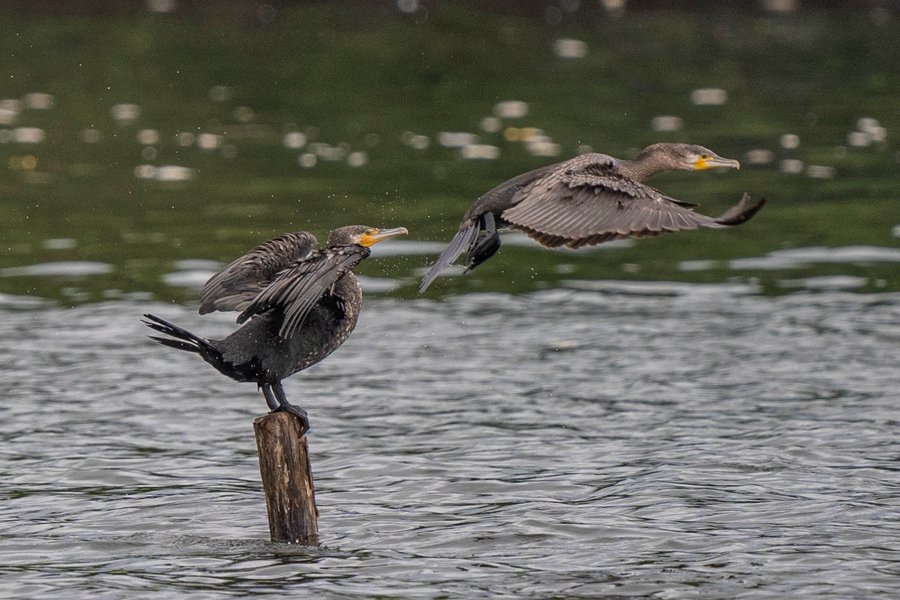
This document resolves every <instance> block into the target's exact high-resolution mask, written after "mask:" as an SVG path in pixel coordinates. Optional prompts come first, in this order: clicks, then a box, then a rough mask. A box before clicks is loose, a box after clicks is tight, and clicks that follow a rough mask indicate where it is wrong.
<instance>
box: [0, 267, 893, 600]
mask: <svg viewBox="0 0 900 600" xmlns="http://www.w3.org/2000/svg"><path fill="white" fill-rule="evenodd" d="M570 287H572V288H584V289H557V290H553V291H546V292H536V293H531V294H528V295H524V296H512V295H505V294H496V295H494V294H470V295H464V296H458V297H452V298H449V299H447V300H446V301H443V302H432V301H426V300H417V301H403V300H388V299H377V298H371V297H370V298H369V299H368V300H367V304H366V306H365V307H364V310H363V316H362V318H361V320H360V324H359V326H358V328H357V331H356V333H355V334H354V335H353V336H352V337H351V339H350V340H349V341H348V342H347V343H346V344H345V346H344V347H342V348H341V349H340V350H339V351H338V352H337V353H335V354H334V355H333V356H332V357H331V358H329V359H328V360H326V361H325V362H323V363H321V364H320V365H318V366H316V367H313V368H312V369H310V370H308V371H306V372H304V373H301V374H299V375H297V376H295V377H294V378H292V379H289V380H288V381H287V383H286V389H287V392H288V395H289V397H290V398H292V399H293V400H294V401H296V402H297V403H298V404H300V405H302V406H304V407H305V408H307V409H308V410H309V413H310V418H311V421H312V431H311V432H310V435H309V440H310V449H311V459H312V466H313V472H314V474H315V478H316V488H317V494H316V497H317V500H318V505H319V510H320V513H321V516H320V521H319V527H320V538H321V541H322V543H323V547H322V548H320V549H304V548H297V547H290V546H283V545H278V544H270V543H269V542H267V541H266V540H267V536H268V530H267V525H266V516H265V507H264V500H263V495H262V491H261V488H260V483H259V474H258V466H257V462H256V447H255V442H254V439H253V433H252V425H251V422H252V419H253V418H254V417H255V416H256V415H259V414H262V413H263V412H264V411H265V403H264V401H263V398H262V396H261V395H260V394H258V393H257V392H256V391H255V389H254V388H253V386H251V385H246V384H245V385H241V384H236V383H234V382H232V381H230V380H227V379H225V378H224V377H222V376H221V375H219V374H218V373H216V372H215V371H213V369H211V368H209V367H207V366H206V365H204V364H203V363H202V362H201V361H200V360H199V359H198V358H197V357H195V356H191V355H187V354H184V353H179V352H175V351H172V350H169V349H166V348H162V347H159V346H157V345H155V344H153V343H152V342H150V341H149V340H147V339H146V338H145V337H144V335H145V333H146V332H145V331H144V328H143V327H142V326H141V325H140V323H139V320H138V318H139V315H140V314H141V313H143V312H146V311H152V312H154V313H156V314H159V315H160V316H163V317H165V318H170V319H172V320H174V321H176V322H177V323H179V324H181V325H184V326H186V327H189V328H192V329H194V330H196V331H198V332H201V333H203V334H206V335H210V336H215V335H220V334H223V333H224V332H226V331H229V330H230V329H231V327H232V325H231V323H230V322H229V319H228V318H227V316H226V317H215V316H213V317H202V318H201V317H199V316H198V315H196V314H195V313H194V311H193V309H191V308H187V307H182V306H179V305H172V304H163V303H141V302H108V303H100V304H90V305H83V306H79V307H77V308H72V309H62V308H42V309H41V308H38V309H34V308H24V307H23V308H17V307H16V305H17V302H16V301H15V299H10V298H6V299H5V301H4V302H3V303H0V305H5V306H6V308H3V309H0V362H2V364H3V365H4V369H3V372H4V377H5V382H4V383H5V386H4V390H5V393H4V394H3V401H2V409H0V415H2V417H0V436H2V446H0V452H2V454H3V460H2V462H0V469H2V473H0V492H2V496H3V500H2V502H0V538H2V544H0V572H2V577H0V596H5V597H29V598H73V597H91V598H123V597H128V598H184V597H191V598H221V597H223V596H240V597H246V596H259V597H267V596H272V597H274V596H276V595H277V596H279V597H283V596H284V594H286V593H289V594H291V595H294V596H296V597H301V596H300V595H301V594H303V595H305V597H320V598H342V597H343V598H346V597H360V598H362V597H382V598H394V597H396V598H401V597H402V598H446V597H454V598H581V597H583V598H596V597H600V596H603V597H625V596H631V597H654V598H695V597H700V596H703V597H711V598H756V597H759V598H774V597H777V598H786V597H809V596H816V597H823V598H851V597H853V598H859V597H875V596H881V597H896V595H897V593H898V591H900V541H898V540H900V518H898V514H900V511H898V509H900V499H898V498H900V477H898V464H900V463H898V457H900V443H898V438H897V431H898V424H900V408H898V404H900V403H898V391H897V382H898V369H897V360H898V359H897V357H898V348H900V296H898V295H896V294H880V295H854V294H848V293H840V292H830V293H823V294H811V293H794V294H791V295H787V296H781V297H764V296H760V295H756V294H755V293H754V290H753V289H752V288H751V287H748V286H742V285H689V284H678V285H667V284H659V283H656V284H653V285H652V286H650V285H648V286H644V285H642V284H636V283H633V282H631V283H628V284H622V285H618V286H617V285H615V284H610V283H606V284H605V285H604V286H595V285H591V284H589V283H577V282H573V283H571V284H570Z"/></svg>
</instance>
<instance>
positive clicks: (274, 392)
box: [144, 225, 408, 435]
mask: <svg viewBox="0 0 900 600" xmlns="http://www.w3.org/2000/svg"><path fill="white" fill-rule="evenodd" d="M402 233H408V232H407V231H406V229H405V228H403V227H397V228H395V229H375V228H373V227H365V226H363V225H351V226H349V227H342V228H340V229H336V230H334V231H332V232H331V233H330V234H329V235H328V244H327V245H326V247H325V248H323V249H321V250H315V247H316V245H317V242H316V238H315V237H314V236H313V235H312V234H311V233H308V232H306V231H300V232H297V233H288V234H285V235H282V236H281V237H277V238H275V239H274V240H270V241H268V242H266V243H265V244H262V245H260V246H258V247H256V248H254V249H253V250H251V251H250V252H248V253H247V254H245V255H244V256H242V257H240V258H239V259H237V260H235V261H234V262H232V263H231V264H230V265H228V266H227V267H225V268H224V269H222V270H221V271H219V272H218V273H216V274H215V275H213V276H212V277H211V278H210V279H209V281H207V282H206V285H205V286H204V288H203V291H202V292H201V294H200V314H201V315H204V314H207V313H210V312H213V311H217V310H221V311H231V310H234V311H241V314H240V315H239V316H238V318H237V322H238V323H246V324H245V325H244V326H243V327H241V328H240V329H238V330H237V331H235V332H234V333H232V334H231V335H229V336H228V337H226V338H225V339H222V340H208V339H204V338H201V337H199V336H197V335H194V334H193V333H191V332H190V331H187V330H185V329H182V328H181V327H177V326H175V325H172V324H171V323H168V322H166V321H164V320H163V319H160V318H159V317H155V316H153V315H150V314H146V315H144V316H145V317H146V318H147V319H148V320H146V321H144V323H145V324H146V325H147V326H148V327H150V328H152V329H155V330H156V331H159V332H161V333H164V334H166V335H167V336H169V337H156V336H150V337H151V338H152V339H154V340H156V341H157V342H159V343H160V344H164V345H166V346H170V347H172V348H177V349H179V350H185V351H187V352H196V353H197V354H199V355H200V356H201V357H203V360H205V361H206V362H208V363H209V364H211V365H212V366H214V367H215V368H216V369H218V370H219V372H221V373H223V374H224V375H227V376H228V377H231V378H232V379H236V380H237V381H245V382H251V383H256V385H257V386H258V387H259V389H261V390H262V393H263V395H264V396H265V398H266V403H267V404H268V405H269V408H270V409H271V410H272V411H277V410H284V411H287V412H290V413H292V414H294V415H296V416H298V417H299V418H300V420H301V422H302V432H301V435H302V434H303V433H306V431H307V430H308V429H309V419H308V418H307V416H306V411H304V410H303V409H301V408H299V407H297V406H294V405H293V404H291V403H289V402H288V400H287V398H286V397H285V394H284V388H282V387H281V380H282V379H284V378H285V377H288V376H290V375H293V374H294V373H296V372H297V371H302V370H303V369H305V368H307V367H309V366H311V365H314V364H316V363H317V362H319V361H320V360H322V359H323V358H325V357H326V356H328V355H329V354H331V353H332V352H334V351H335V350H336V349H337V348H338V347H339V346H340V345H341V344H343V343H344V341H345V340H346V339H347V336H349V335H350V332H351V331H353V328H354V327H355V326H356V320H357V319H358V318H359V309H360V307H361V306H362V288H361V287H360V285H359V279H357V278H356V275H354V274H353V271H352V269H353V268H354V267H355V266H356V265H358V264H359V263H360V262H362V260H363V259H365V258H366V257H368V256H369V253H370V252H371V251H370V250H369V248H368V247H369V246H371V245H372V244H374V243H376V242H379V241H381V240H383V239H386V238H389V237H392V236H395V235H398V234H402ZM248 319H249V322H247V321H248Z"/></svg>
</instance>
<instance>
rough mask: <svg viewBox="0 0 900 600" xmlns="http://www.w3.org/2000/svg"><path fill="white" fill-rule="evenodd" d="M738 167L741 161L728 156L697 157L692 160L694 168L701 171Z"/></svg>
mask: <svg viewBox="0 0 900 600" xmlns="http://www.w3.org/2000/svg"><path fill="white" fill-rule="evenodd" d="M714 168H723V169H740V168H741V163H739V162H738V161H736V160H731V159H730V158H722V157H721V156H711V157H709V158H698V159H697V160H696V161H694V169H696V170H698V171H701V170H703V169H714Z"/></svg>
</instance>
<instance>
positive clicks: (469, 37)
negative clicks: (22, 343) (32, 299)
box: [0, 5, 900, 302]
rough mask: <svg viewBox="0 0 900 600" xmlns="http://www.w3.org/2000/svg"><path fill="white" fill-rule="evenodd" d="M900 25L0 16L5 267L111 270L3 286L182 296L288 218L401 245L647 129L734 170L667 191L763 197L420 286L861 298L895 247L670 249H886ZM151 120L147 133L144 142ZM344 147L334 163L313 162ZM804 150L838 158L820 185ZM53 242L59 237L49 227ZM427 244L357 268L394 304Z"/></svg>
mask: <svg viewBox="0 0 900 600" xmlns="http://www.w3.org/2000/svg"><path fill="white" fill-rule="evenodd" d="M419 20H421V19H419ZM898 34H900V24H898V22H897V19H896V18H893V17H891V16H889V15H886V14H882V13H872V14H865V13H858V14H840V13H818V12H807V13H804V14H798V15H787V16H775V17H772V16H769V17H766V16H764V15H760V14H746V13H744V14H738V13H731V12H722V13H718V14H715V13H714V14H696V13H671V12H661V13H650V14H633V15H632V14H626V15H624V16H623V17H621V18H612V17H609V16H605V15H604V14H603V13H598V12H596V11H593V12H592V11H586V10H585V11H582V13H581V14H574V15H569V14H563V20H562V22H560V23H559V24H556V25H549V24H547V23H545V22H544V21H541V20H528V19H521V18H512V17H505V16H503V15H497V14H482V13H479V12H476V11H474V9H471V8H468V9H467V8H462V7H453V6H443V7H435V8H433V9H432V10H431V12H430V13H429V15H428V18H427V20H426V21H425V22H424V23H417V22H416V19H414V18H411V17H409V18H408V17H406V16H404V15H402V14H401V13H399V11H395V10H369V9H365V8H361V7H346V6H331V5H329V6H325V5H314V6H304V7H298V8H294V9H290V10H283V11H280V12H278V13H277V17H276V18H275V19H274V21H272V22H271V23H270V24H268V25H261V24H259V23H254V24H247V25H244V26H242V25H240V24H237V23H234V22H232V21H228V20H221V19H220V20H216V19H211V20H206V21H196V20H192V19H183V20H179V19H171V18H168V17H166V16H147V17H143V18H132V19H96V20H90V19H74V18H73V19H66V18H46V19H34V18H32V19H24V18H15V17H10V16H6V17H3V19H2V20H0V48H2V50H0V53H2V55H3V56H4V58H5V60H4V64H3V73H2V74H3V77H2V84H0V96H2V97H3V98H8V99H13V100H20V107H19V111H18V112H17V113H16V114H15V116H14V118H12V119H10V120H8V121H7V124H6V125H4V126H3V127H2V130H3V136H4V138H3V139H4V142H5V143H2V144H0V164H2V165H3V169H2V170H0V223H2V230H0V231H2V234H0V235H2V245H3V248H4V250H6V251H5V252H4V253H3V255H2V257H0V268H5V267H19V266H26V265H32V264H37V263H44V262H56V261H98V262H101V263H105V264H108V265H112V268H111V269H109V268H107V271H108V272H107V273H105V274H99V275H96V276H90V277H78V278H72V277H50V278H46V277H45V278H39V277H27V276H10V273H13V274H15V273H16V271H12V272H10V271H4V272H3V273H5V274H6V275H7V276H5V277H0V291H2V292H6V293H13V294H36V295H40V296H46V297H52V298H62V299H67V301H69V302H81V301H85V300H99V299H101V298H102V297H103V294H104V292H106V294H107V296H115V295H117V294H118V292H117V291H116V290H120V291H122V292H123V293H127V292H150V293H152V294H153V296H154V297H157V298H161V299H166V298H180V299H189V298H191V297H193V292H184V291H183V290H182V288H179V287H170V286H167V285H165V284H164V283H162V280H161V277H162V276H163V275H164V274H165V273H168V272H171V271H172V270H173V261H175V260H177V259H184V258H190V259H194V258H203V259H214V260H218V261H222V260H227V259H230V258H231V257H233V256H235V255H238V254H240V253H242V252H243V251H245V250H246V249H248V248H249V247H252V246H253V245H255V244H256V243H258V242H260V241H263V240H265V239H268V238H269V237H272V236H274V235H276V234H279V233H281V232H283V231H285V230H295V229H308V230H311V231H313V232H314V233H316V234H317V235H319V236H320V237H321V236H323V235H324V234H325V233H326V232H327V231H328V229H330V228H332V227H336V226H341V225H344V224H348V223H354V222H362V223H366V224H373V225H379V226H380V225H385V226H388V225H389V226H394V225H405V226H406V227H408V228H409V229H410V232H411V235H410V238H412V239H421V240H441V241H444V240H448V239H449V238H450V237H451V236H452V233H453V232H454V231H455V228H456V226H457V224H458V222H459V219H460V216H461V214H462V213H463V212H464V210H465V208H466V207H467V206H468V204H469V203H470V202H471V201H472V200H473V199H474V198H475V197H477V196H478V195H480V194H481V193H483V192H484V191H486V190H488V189H490V188H491V187H493V186H494V185H496V184H498V183H500V182H501V181H503V180H505V179H508V178H509V177H512V176H513V175H515V174H518V173H520V172H522V171H525V170H528V169H531V168H535V167H537V166H540V165H543V164H548V163H550V162H554V161H556V160H563V159H565V158H568V157H571V156H573V155H575V154H577V153H579V148H580V147H582V146H584V145H588V146H590V147H592V148H593V149H594V150H596V151H602V152H606V153H609V154H612V155H614V156H620V157H627V156H630V155H632V154H633V153H634V152H635V151H636V150H637V149H639V148H641V147H643V146H644V145H646V144H649V143H652V142H655V141H687V142H693V143H701V144H703V145H706V146H709V147H711V148H713V149H714V150H716V151H717V152H718V153H720V154H722V155H723V156H728V157H735V158H738V159H740V160H742V162H743V163H744V168H742V169H741V171H740V172H737V173H728V174H719V173H677V174H663V175H660V176H658V177H657V178H655V179H654V181H653V184H654V185H655V186H657V187H659V188H661V189H663V190H664V191H666V192H667V193H670V194H672V195H674V196H675V197H678V198H682V199H686V200H691V201H696V202H699V203H701V204H702V207H701V210H705V211H707V212H709V213H711V214H718V213H720V212H721V211H723V210H724V209H725V208H726V207H727V206H728V205H729V204H731V203H733V202H735V201H736V200H737V199H739V198H740V195H741V193H743V192H744V191H748V192H750V193H751V194H752V195H754V196H758V195H765V196H767V197H769V198H770V205H769V206H768V207H767V208H766V209H765V210H764V212H763V213H761V214H760V215H759V216H758V217H757V218H756V219H755V220H754V221H753V222H752V223H750V224H748V225H746V226H744V227H742V228H739V229H736V230H732V231H728V232H699V233H690V234H684V235H677V236H669V237H666V238H664V239H657V240H648V241H643V242H641V243H638V244H635V245H633V246H632V247H627V248H620V249H611V250H609V251H608V252H606V253H602V254H600V255H599V256H598V255H597V254H593V253H588V254H572V253H566V252H544V251H539V250H536V249H531V248H518V247H512V246H508V247H505V248H504V249H503V251H502V253H501V254H500V255H499V256H498V258H497V259H495V260H493V261H491V262H489V263H488V264H486V265H484V266H483V267H481V268H480V269H479V270H478V271H477V272H475V273H473V274H472V275H470V276H469V277H467V278H465V279H454V280H452V281H451V280H444V281H442V283H441V285H437V286H435V287H434V288H432V290H433V291H432V292H430V293H434V294H441V293H446V292H447V291H451V290H452V291H466V290H475V289H491V290H503V291H512V292H521V291H527V290H530V289H535V288H538V287H546V286H553V285H555V284H556V283H557V282H558V280H559V278H560V272H562V273H563V274H564V275H565V276H566V277H577V278H607V279H609V278H612V279H623V278H624V279H650V280H656V279H676V280H688V281H701V282H702V281H721V280H723V279H727V278H729V277H741V278H745V277H759V278H761V281H762V282H763V284H764V288H765V289H766V290H767V291H770V292H772V291H777V290H778V289H781V288H780V287H779V285H778V283H777V282H778V281H779V280H781V279H784V278H786V277H787V278H791V279H796V278H804V277H809V276H812V275H836V274H840V275H850V276H855V277H862V278H864V279H865V280H866V281H865V283H863V284H861V287H860V288H859V289H870V290H874V289H888V290H896V289H900V277H898V275H897V273H898V271H897V269H896V268H895V265H894V264H891V263H890V262H888V263H884V262H874V263H871V264H865V265H859V264H855V263H850V264H832V263H828V262H824V263H822V262H813V263H809V264H804V265H803V266H801V267H799V268H794V269H791V271H790V272H789V273H785V272H784V271H778V270H776V271H772V270H761V271H757V270H753V269H750V270H746V269H741V270H737V271H736V270H734V269H730V268H729V267H728V263H727V262H723V263H716V264H714V265H712V266H711V267H710V268H708V269H705V270H702V271H684V270H681V269H679V268H678V264H679V262H680V261H683V260H710V259H715V260H724V261H727V260H728V259H732V258H739V257H753V256H757V257H758V256H763V255H765V254H766V253H767V252H771V251H775V250H781V249H785V248H803V247H810V246H815V247H818V246H826V247H841V246H847V245H859V244H863V245H872V246H890V247H893V248H897V247H900V240H898V238H896V237H893V236H892V234H891V229H892V227H893V226H894V225H897V224H898V223H900V204H898V203H897V198H898V195H900V178H898V177H897V172H898V150H897V145H896V139H895V138H894V137H893V132H895V131H897V130H898V128H900V110H898V109H897V97H898V94H900V69H898V64H897V61H896V59H895V58H894V54H895V49H896V47H897V46H896V44H897V42H898V40H900V35H898ZM561 38H567V39H576V40H579V41H583V42H584V43H585V44H586V45H587V54H586V55H585V56H584V57H582V58H569V59H566V58H561V57H560V56H558V55H557V54H556V53H555V52H554V47H555V46H554V44H555V43H556V41H557V40H558V39H561ZM698 88H719V89H722V90H725V91H726V93H727V101H726V102H725V103H724V104H721V105H712V106H703V105H699V106H698V105H694V104H692V102H691V92H692V91H693V90H695V89H698ZM34 92H39V93H44V94H50V95H51V96H52V107H50V108H47V109H38V108H28V102H27V98H26V97H25V95H26V94H30V93H34ZM23 98H25V100H26V101H25V102H24V103H23V102H21V100H22V99H23ZM504 100H519V101H522V102H525V103H527V106H528V114H527V115H526V116H524V117H522V118H517V119H502V121H501V123H500V130H499V131H497V132H494V133H488V132H485V131H482V130H481V128H480V124H481V122H482V119H483V118H484V117H486V116H490V115H491V114H492V110H493V109H494V106H495V105H496V104H497V103H498V102H499V101H504ZM121 103H131V104H135V105H137V106H138V107H139V115H138V116H137V117H136V118H135V119H134V120H133V121H131V122H128V123H121V122H117V121H116V120H115V119H114V118H113V115H112V112H111V111H112V107H113V106H114V105H117V104H121ZM658 115H673V116H677V117H680V118H681V119H682V123H683V126H682V129H681V130H680V131H675V132H666V131H654V130H653V128H652V127H651V121H652V119H653V118H654V117H655V116H658ZM861 118H870V119H875V120H876V121H877V123H878V124H879V125H880V126H881V127H882V128H883V132H882V133H883V134H886V139H885V140H884V141H876V142H873V143H872V144H871V145H869V146H867V147H853V146H849V145H848V135H849V134H850V133H851V132H852V131H854V130H855V129H857V127H858V121H859V119H861ZM20 127H39V128H41V129H43V131H44V137H43V141H41V142H40V143H36V144H29V143H17V142H15V141H10V138H13V139H14V133H15V130H16V129H17V128H20ZM507 127H516V128H522V127H536V128H539V129H541V130H543V132H544V134H545V135H547V136H549V137H550V138H552V141H553V142H554V143H556V144H558V145H559V155H558V157H544V156H532V155H531V154H529V152H527V151H526V148H525V146H524V144H522V143H521V142H508V141H505V139H504V131H505V129H506V128H507ZM84 129H94V130H96V131H97V133H94V134H93V135H94V136H95V137H99V141H95V142H94V143H87V142H86V141H85V140H84V135H85V134H83V133H82V132H83V130H84ZM145 129H149V130H152V131H153V132H156V135H157V136H158V139H157V140H156V141H154V142H153V143H151V144H141V143H139V141H138V138H137V136H138V133H139V132H140V131H142V130H145ZM294 131H298V132H302V133H303V134H304V135H305V136H306V141H307V146H306V147H305V148H303V149H289V148H287V147H285V144H284V134H286V133H289V132H294ZM442 131H451V132H454V131H465V132H473V133H475V134H478V135H479V141H480V143H483V144H489V145H494V146H496V147H498V148H499V157H498V158H497V159H496V160H484V161H480V160H463V159H461V158H460V151H459V150H457V149H451V148H444V147H442V146H441V145H440V144H439V143H438V135H439V133H440V132H442ZM179 133H180V134H182V138H178V137H177V136H178V134H179ZM203 133H210V134H215V135H218V136H221V137H219V138H215V139H216V142H215V143H216V144H218V147H217V148H215V149H212V150H204V149H201V148H199V147H198V143H197V141H198V140H199V136H200V135H201V134H203ZM185 134H191V135H193V136H194V140H193V141H194V143H192V144H191V138H190V137H184V135H185ZM410 134H416V135H422V136H427V137H428V139H429V141H430V143H429V146H428V148H427V149H425V150H416V149H413V148H411V147H410V146H409V145H408V144H406V143H404V140H405V139H407V140H408V138H409V135H410ZM785 134H794V135H796V136H799V146H798V147H797V148H795V149H784V148H781V147H780V139H781V136H782V135H785ZM87 135H91V134H87ZM179 140H181V141H182V142H184V143H186V144H187V145H181V144H180V143H179ZM144 141H145V142H146V141H147V140H146V139H145V140H144ZM150 141H153V140H152V139H151V140H150ZM312 142H319V143H322V144H327V145H328V146H327V147H325V150H320V151H319V154H320V156H319V157H318V159H317V163H316V165H315V166H313V167H311V168H303V167H301V166H299V165H298V157H299V156H300V155H301V154H304V153H307V152H310V148H309V144H310V143H312ZM335 147H340V150H338V151H337V152H339V153H343V154H342V156H341V158H340V160H334V161H328V160H325V159H323V158H322V155H324V154H327V152H328V151H329V150H328V149H329V148H335ZM147 148H149V150H148V149H147ZM754 149H765V150H769V151H771V152H772V161H771V162H770V163H769V164H766V165H759V166H754V165H752V164H748V163H747V160H746V157H747V154H746V153H747V152H748V151H751V150H754ZM352 152H361V153H365V164H364V165H362V166H358V167H355V168H354V167H351V166H349V165H348V162H347V160H346V157H347V156H348V155H349V154H350V153H352ZM335 156H340V154H338V155H335ZM782 159H797V160H800V161H803V166H802V168H801V169H802V170H801V173H799V174H789V173H784V172H782V171H781V170H780V169H779V161H780V160H782ZM140 165H144V167H140ZM162 165H179V166H182V167H186V168H188V169H191V179H189V180H188V181H183V182H165V181H157V180H152V179H151V180H147V179H142V178H140V177H138V176H137V175H136V171H135V169H136V168H144V169H147V168H148V167H147V166H149V168H152V167H153V166H162ZM810 165H818V166H824V167H826V168H828V169H833V171H831V172H830V175H831V176H830V177H829V178H826V179H822V178H815V177H810V176H808V174H807V171H806V169H808V168H809V166H810ZM14 167H18V168H14ZM59 238H63V239H64V240H67V241H64V242H56V243H54V242H46V240H56V239H59ZM48 245H49V246H50V248H48V247H47V246H48ZM60 246H62V247H61V248H60ZM430 259H431V257H429V256H412V257H404V258H397V259H394V260H389V261H382V262H381V263H380V265H378V266H376V267H373V266H372V265H365V266H364V267H363V272H364V273H365V272H368V273H369V274H378V275H387V276H391V277H400V278H402V283H403V285H402V287H401V289H400V292H399V293H400V294H401V295H409V296H412V295H414V294H415V286H414V277H413V269H415V268H418V267H421V266H423V265H425V264H427V262H428V261H429V260H430ZM560 265H562V266H560ZM623 265H625V266H624V267H623ZM61 290H64V291H65V293H62V292H61ZM110 290H113V291H110Z"/></svg>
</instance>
